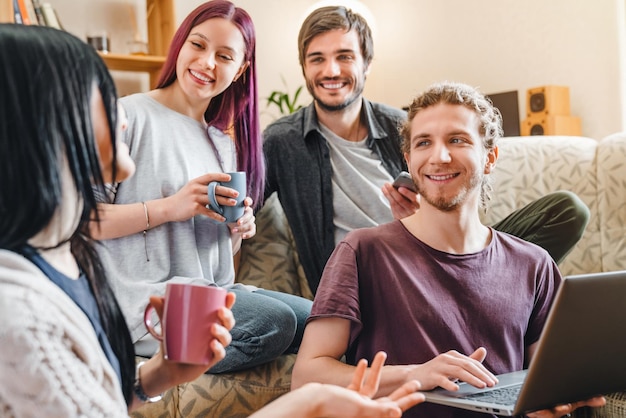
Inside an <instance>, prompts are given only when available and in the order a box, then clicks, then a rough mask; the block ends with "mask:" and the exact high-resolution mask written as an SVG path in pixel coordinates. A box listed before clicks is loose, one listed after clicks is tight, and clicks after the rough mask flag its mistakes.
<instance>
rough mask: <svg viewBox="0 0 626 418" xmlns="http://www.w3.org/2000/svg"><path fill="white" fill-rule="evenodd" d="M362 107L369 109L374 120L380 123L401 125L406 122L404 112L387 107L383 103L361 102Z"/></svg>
mask: <svg viewBox="0 0 626 418" xmlns="http://www.w3.org/2000/svg"><path fill="white" fill-rule="evenodd" d="M363 103H364V105H365V106H366V107H367V108H369V109H371V112H372V113H373V114H374V116H375V117H376V119H377V120H378V121H379V122H380V121H388V122H392V123H402V122H404V121H405V120H406V118H407V114H406V112H405V111H404V110H402V109H398V108H397V107H393V106H389V105H387V104H384V103H377V102H370V101H368V100H364V101H363Z"/></svg>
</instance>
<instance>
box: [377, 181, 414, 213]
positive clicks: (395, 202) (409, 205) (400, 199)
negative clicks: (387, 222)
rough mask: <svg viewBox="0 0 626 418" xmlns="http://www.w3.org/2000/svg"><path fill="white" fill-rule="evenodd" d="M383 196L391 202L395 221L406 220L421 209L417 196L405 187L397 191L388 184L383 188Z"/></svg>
mask: <svg viewBox="0 0 626 418" xmlns="http://www.w3.org/2000/svg"><path fill="white" fill-rule="evenodd" d="M382 191H383V195H384V196H385V197H386V198H387V200H388V201H389V205H390V207H391V213H392V214H393V217H394V218H395V219H402V218H406V217H407V216H411V215H412V214H414V213H415V211H416V210H418V209H419V203H418V199H417V195H416V194H415V193H414V192H412V191H410V190H409V189H407V188H405V187H400V188H399V189H396V188H395V187H393V186H392V185H391V183H387V184H385V185H384V186H383V188H382Z"/></svg>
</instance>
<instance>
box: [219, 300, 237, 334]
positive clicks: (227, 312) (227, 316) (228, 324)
mask: <svg viewBox="0 0 626 418" xmlns="http://www.w3.org/2000/svg"><path fill="white" fill-rule="evenodd" d="M235 299H236V296H235V294H234V293H232V292H229V293H227V294H226V303H225V306H224V307H223V308H221V309H220V310H219V311H217V317H218V318H219V319H220V321H221V322H222V324H221V325H222V326H223V327H224V328H226V329H227V330H231V329H233V327H234V326H235V317H234V315H233V312H232V311H231V309H232V307H233V305H234V304H235Z"/></svg>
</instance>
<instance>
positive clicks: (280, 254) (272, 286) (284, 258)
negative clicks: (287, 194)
mask: <svg viewBox="0 0 626 418" xmlns="http://www.w3.org/2000/svg"><path fill="white" fill-rule="evenodd" d="M256 225H257V233H256V235H255V236H254V237H252V238H250V239H247V240H244V241H243V243H242V245H241V258H240V264H239V269H238V272H237V281H238V282H240V283H245V284H251V285H254V286H257V287H260V288H263V289H268V290H276V291H279V292H284V293H289V294H292V295H298V296H302V297H305V298H308V299H313V293H312V292H311V289H310V288H309V284H308V282H307V280H306V276H305V274H304V270H303V269H302V265H301V264H300V260H299V259H298V252H297V251H296V250H295V248H296V244H295V241H294V238H293V235H292V233H291V228H290V227H289V223H288V222H287V218H286V216H285V212H284V211H283V207H282V206H281V204H280V200H278V196H277V195H276V193H274V194H272V195H271V196H270V197H269V198H268V199H267V200H266V202H265V204H264V205H263V208H262V209H261V210H259V211H258V212H257V214H256Z"/></svg>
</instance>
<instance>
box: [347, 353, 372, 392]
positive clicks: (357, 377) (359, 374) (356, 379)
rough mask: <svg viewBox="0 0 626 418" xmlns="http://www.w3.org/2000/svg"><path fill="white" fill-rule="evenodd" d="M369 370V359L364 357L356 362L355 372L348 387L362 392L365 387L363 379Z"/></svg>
mask: <svg viewBox="0 0 626 418" xmlns="http://www.w3.org/2000/svg"><path fill="white" fill-rule="evenodd" d="M366 370H367V360H365V359H364V358H362V359H361V360H359V361H358V363H357V364H356V368H355V369H354V374H353V375H352V382H350V384H349V385H348V386H347V388H348V389H350V390H353V391H355V392H360V391H361V388H362V387H363V381H364V380H365V371H366Z"/></svg>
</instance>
